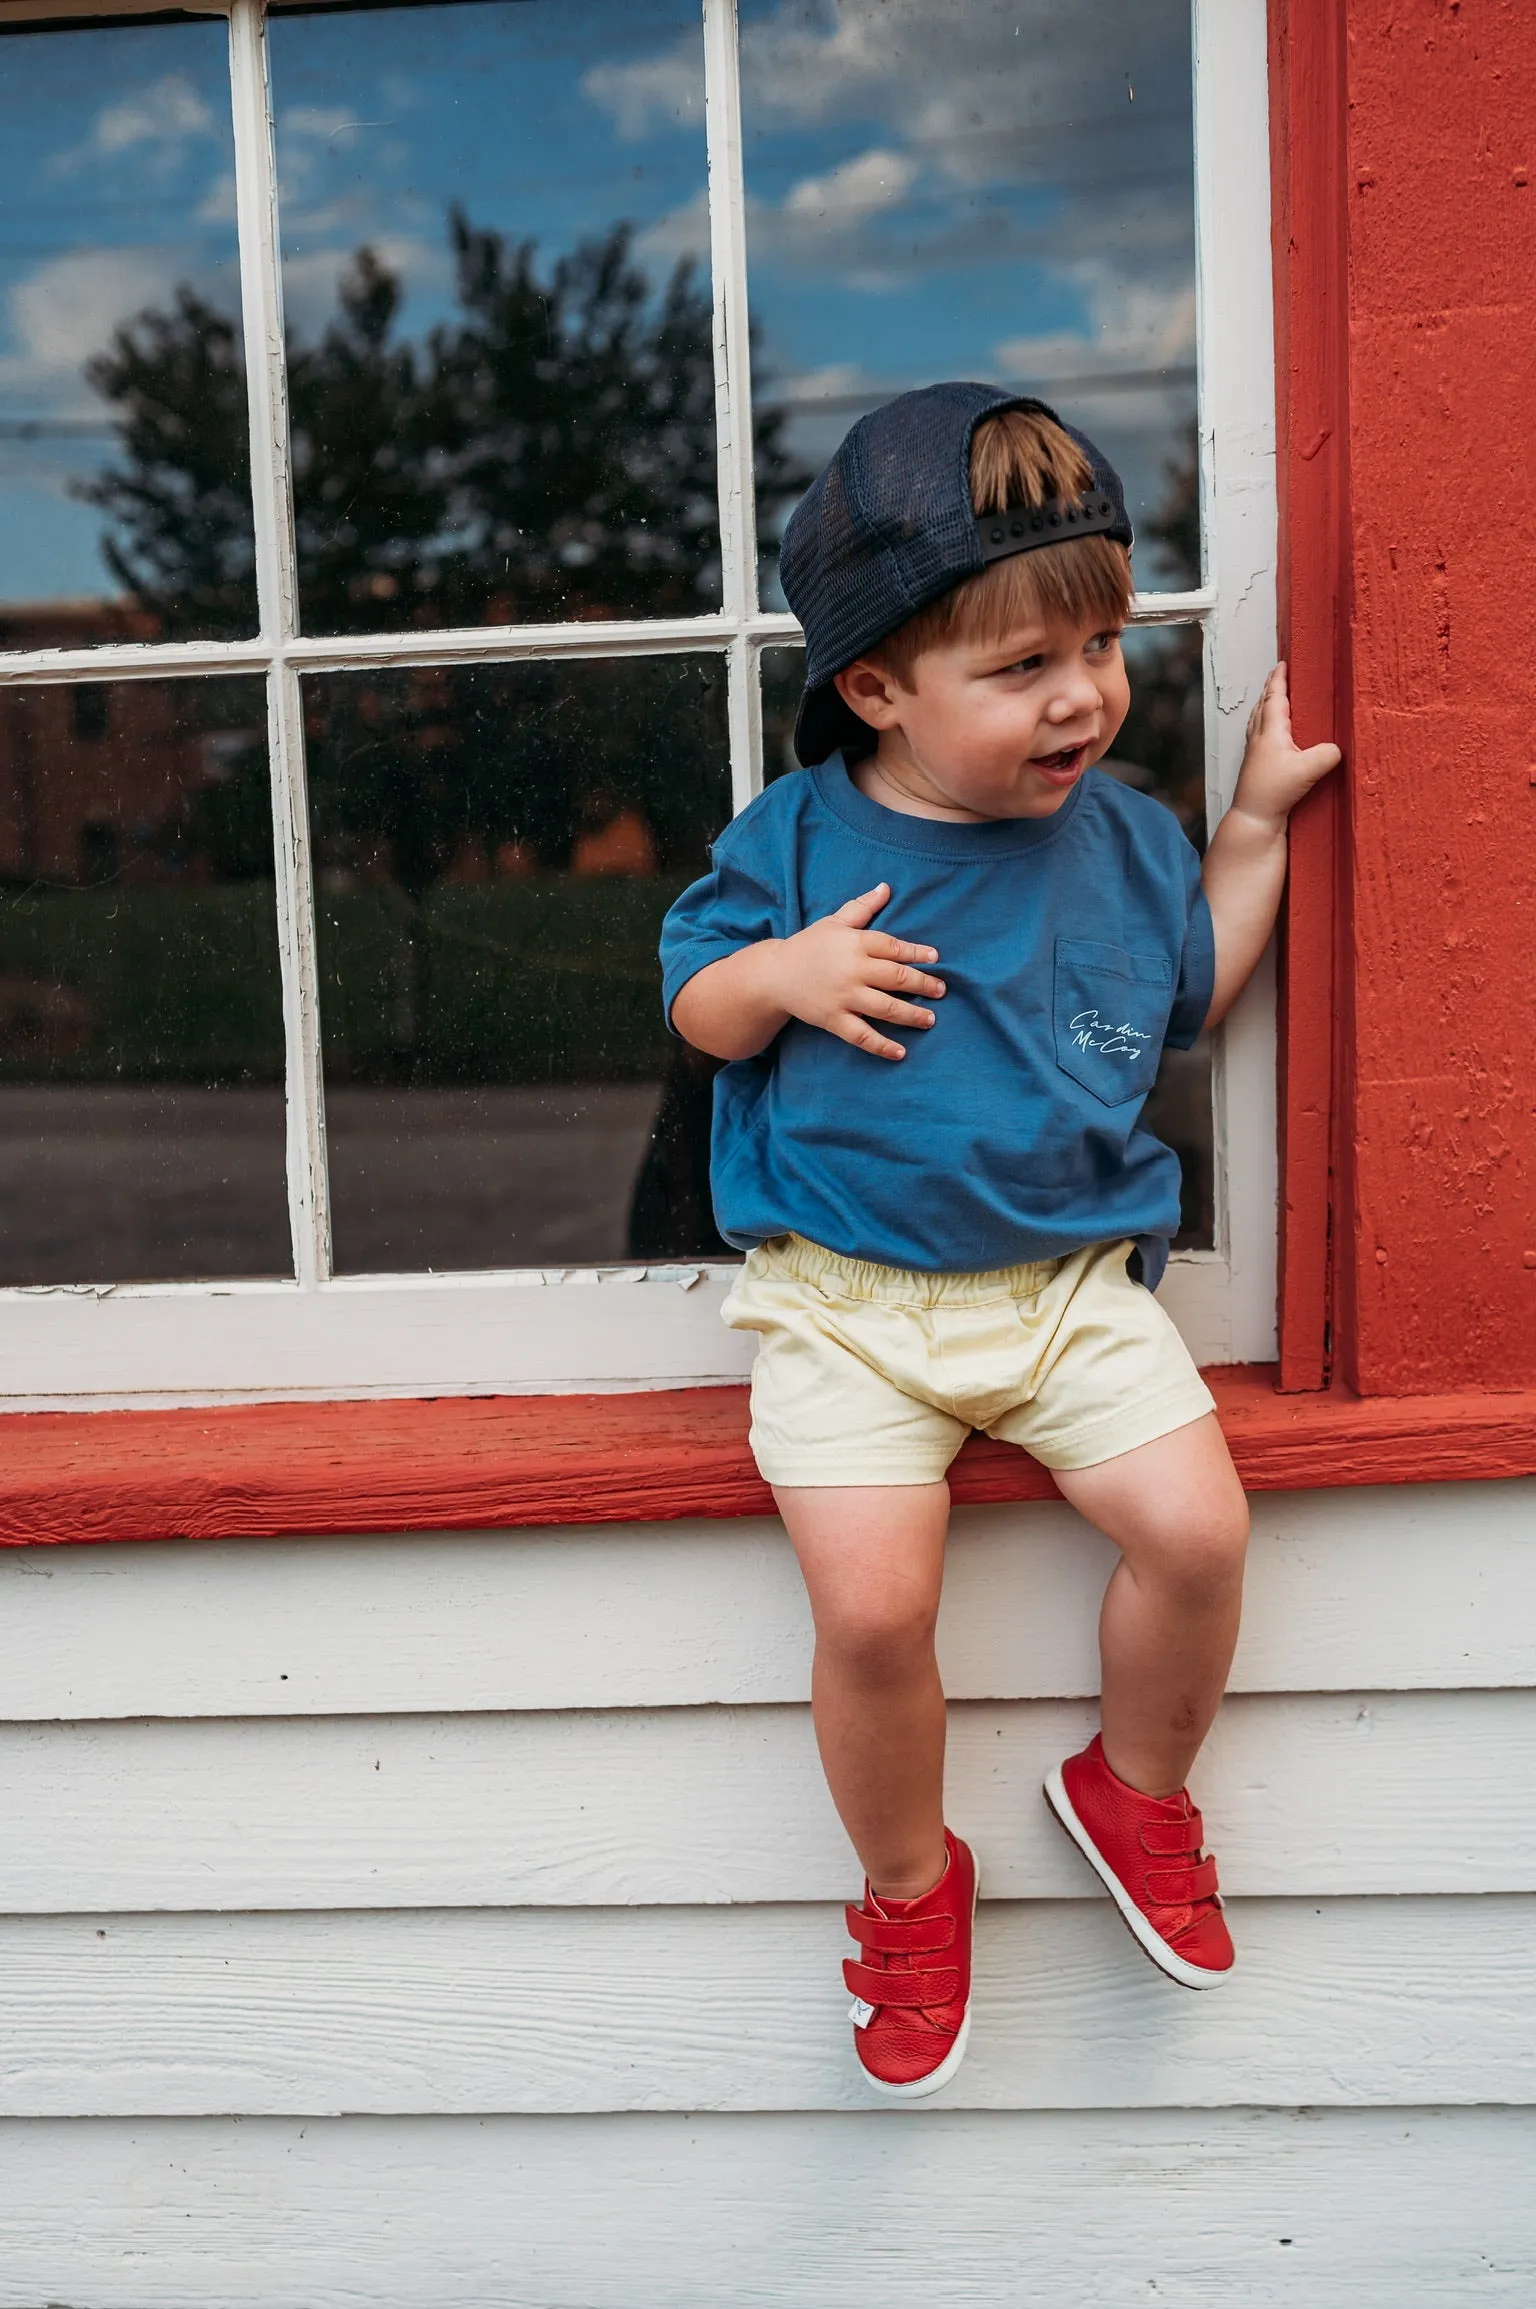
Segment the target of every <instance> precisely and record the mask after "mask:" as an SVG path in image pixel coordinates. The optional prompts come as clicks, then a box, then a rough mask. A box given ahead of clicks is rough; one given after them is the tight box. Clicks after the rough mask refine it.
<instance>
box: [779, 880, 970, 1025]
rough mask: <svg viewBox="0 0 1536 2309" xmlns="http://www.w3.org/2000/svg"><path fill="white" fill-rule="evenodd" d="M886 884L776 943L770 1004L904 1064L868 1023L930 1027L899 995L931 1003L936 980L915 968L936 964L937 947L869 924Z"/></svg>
mask: <svg viewBox="0 0 1536 2309" xmlns="http://www.w3.org/2000/svg"><path fill="white" fill-rule="evenodd" d="M890 895H891V886H890V884H889V883H888V882H879V883H877V884H876V886H875V888H874V889H873V890H866V891H865V892H864V894H863V896H862V897H861V898H850V899H849V900H848V903H847V904H846V906H839V908H838V909H837V912H836V913H835V914H828V915H827V916H825V918H824V919H823V920H822V921H820V922H812V923H810V924H809V925H808V926H807V927H806V928H805V929H804V930H797V931H796V933H795V935H794V936H793V937H792V938H785V939H783V940H782V941H775V943H774V949H773V962H772V983H773V988H774V993H775V996H776V999H777V1000H778V1001H779V1003H780V1004H782V1006H783V1008H784V1009H785V1010H787V1011H788V1012H789V1015H790V1016H791V1018H800V1019H803V1020H804V1021H805V1023H806V1025H807V1026H820V1027H823V1028H825V1030H826V1032H827V1033H828V1034H835V1035H837V1036H838V1038H839V1039H840V1040H841V1041H843V1042H852V1043H855V1044H857V1046H858V1048H859V1049H860V1050H867V1051H868V1052H869V1053H870V1055H871V1056H872V1057H874V1058H905V1057H906V1055H907V1054H906V1051H905V1050H904V1049H903V1047H902V1045H901V1044H900V1043H899V1042H893V1041H892V1040H891V1038H890V1036H889V1035H888V1034H882V1033H881V1032H880V1030H879V1028H878V1027H877V1026H873V1025H872V1024H871V1023H870V1021H871V1020H872V1019H876V1018H879V1019H884V1020H885V1021H886V1023H887V1024H889V1025H893V1026H931V1025H932V1024H933V1012H932V1011H931V1010H924V1009H922V1008H920V1007H919V1006H918V1005H917V1004H916V1003H912V1002H906V1001H903V1000H902V997H903V995H908V994H924V995H927V996H928V997H929V998H930V999H931V1000H934V1001H937V1000H938V998H939V997H940V996H941V995H942V994H943V992H944V982H943V980H942V979H940V978H930V977H929V976H928V974H927V973H926V971H924V970H922V969H921V968H919V967H918V965H919V964H921V963H924V962H937V961H938V959H939V956H938V949H937V948H936V947H933V946H913V945H910V944H909V943H908V941H907V940H906V939H905V938H892V937H890V936H888V935H887V933H886V932H885V931H883V930H871V929H870V928H869V927H868V925H869V923H870V922H871V921H872V920H873V919H874V917H875V915H877V914H878V913H879V911H880V909H881V907H882V906H884V905H886V904H887V903H888V902H889V900H890Z"/></svg>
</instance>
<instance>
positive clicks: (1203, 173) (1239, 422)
mask: <svg viewBox="0 0 1536 2309" xmlns="http://www.w3.org/2000/svg"><path fill="white" fill-rule="evenodd" d="M702 4H703V12H704V53H705V97H706V121H707V144H708V164H709V187H710V216H711V254H712V260H713V278H714V342H715V398H716V412H717V420H718V438H719V483H720V536H721V560H722V567H723V592H722V606H721V608H720V610H719V611H718V612H717V613H714V614H710V615H705V616H700V617H682V618H647V619H643V620H633V621H628V620H627V621H623V622H613V623H604V624H599V623H593V624H571V625H533V626H528V625H511V626H477V627H474V628H472V629H466V630H452V631H439V632H436V633H419V632H415V631H412V632H409V633H381V634H363V635H348V636H346V637H345V638H338V639H330V638H311V637H306V636H305V635H303V634H301V632H300V630H299V621H298V601H297V579H296V558H295V547H294V530H293V508H292V492H291V487H290V477H289V467H288V424H287V407H286V397H285V372H284V355H283V312H282V276H281V267H280V263H279V255H278V241H277V192H276V169H275V159H274V147H273V123H272V111H271V103H270V94H269V81H268V74H267V54H266V41H265V13H266V11H265V8H264V6H263V0H226V4H213V0H193V5H194V6H196V7H197V8H198V12H199V13H206V14H224V15H227V17H228V21H229V40H230V76H231V89H232V101H233V108H234V138H235V161H236V169H235V176H236V193H237V214H238V225H239V234H240V269H241V282H242V288H243V293H244V333H245V350H246V361H247V369H248V376H249V391H250V414H251V442H252V460H251V463H252V475H253V488H254V498H255V540H256V577H257V594H258V605H259V622H260V631H259V634H258V636H257V637H256V638H255V639H254V640H251V641H239V642H167V643H147V644H137V643H135V644H117V645H109V646H101V647H97V648H91V649H79V650H41V651H34V652H27V653H19V652H12V653H0V682H6V683H18V682H25V683H33V682H37V681H49V682H69V681H83V680H89V681H100V680H102V679H103V678H104V677H108V676H110V677H111V678H112V679H114V680H124V679H148V678H151V677H154V676H163V675H166V674H197V673H215V672H218V673H232V672H250V673H260V674H262V675H264V676H265V678H266V682H267V694H268V729H269V737H270V745H271V761H272V791H273V809H274V815H275V823H276V878H277V908H278V922H279V933H280V941H281V951H282V973H283V979H282V983H283V1014H284V1023H285V1028H286V1033H287V1115H288V1176H289V1210H290V1218H291V1223H292V1233H293V1251H294V1277H293V1279H292V1280H288V1281H273V1282H260V1281H224V1282H219V1281H212V1282H178V1283H165V1284H153V1285H141V1284H116V1285H101V1284H94V1285H93V1284H88V1283H86V1284H81V1285H79V1286H78V1287H76V1286H70V1287H67V1288H48V1289H11V1290H3V1291H0V1407H4V1408H6V1409H12V1410H23V1409H26V1410H32V1409H42V1408H106V1407H108V1406H110V1405H123V1404H137V1405H143V1406H148V1405H152V1404H202V1403H210V1402H220V1401H230V1400H240V1399H268V1400H273V1399H294V1398H304V1397H317V1398H319V1397H339V1396H385V1395H421V1394H433V1395H440V1394H507V1393H512V1394H519V1393H545V1392H548V1393H558V1392H575V1391H589V1390H591V1391H603V1390H609V1389H621V1388H633V1387H640V1388H644V1387H672V1386H686V1385H690V1384H692V1385H700V1384H712V1383H717V1382H723V1381H731V1380H739V1379H740V1378H742V1377H743V1376H744V1375H745V1373H746V1370H747V1368H748V1365H749V1362H750V1354H751V1342H750V1341H749V1340H745V1339H743V1338H741V1337H740V1336H738V1335H736V1334H734V1333H732V1332H729V1331H727V1330H726V1329H725V1327H724V1325H723V1324H722V1323H721V1321H720V1313H719V1310H720V1303H721V1300H722V1299H723V1297H724V1295H725V1292H726V1290H727V1288H728V1287H729V1282H730V1278H731V1275H732V1272H733V1269H732V1268H731V1267H730V1266H728V1265H724V1264H711V1263H709V1262H699V1263H690V1264H686V1265H680V1266H678V1265H674V1266H663V1267H658V1266H650V1267H636V1266H619V1267H603V1268H594V1267H585V1268H576V1269H555V1270H550V1269H514V1270H500V1271H496V1272H492V1273H484V1274H463V1273H455V1274H444V1275H423V1274H408V1275H368V1276H350V1275H348V1276H337V1275H335V1274H333V1273H332V1269H331V1238H330V1208H329V1195H328V1187H327V1176H326V1159H325V1109H324V1097H323V1084H322V1074H321V1057H320V1030H319V1015H318V991H317V976H316V961H315V913H314V893H313V884H312V876H311V865H310V853H309V836H308V821H307V807H306V795H305V772H304V731H303V719H302V714H301V711H300V701H299V677H300V674H301V673H305V672H320V671H336V670H358V671H360V670H365V669H369V668H378V667H385V666H400V665H420V664H434V665H436V664H455V665H464V664H471V663H475V662H480V661H490V662H498V663H504V662H506V661H508V660H516V659H527V658H538V659H552V658H560V659H573V658H608V657H615V656H650V655H656V654H662V653H676V652H680V651H699V650H704V651H717V652H719V653H720V654H722V655H723V656H724V657H725V659H726V663H727V669H728V682H729V691H728V696H729V713H728V719H729V731H730V758H731V781H732V794H733V802H734V806H735V807H736V808H738V809H739V808H741V807H742V806H743V804H744V803H746V802H747V801H748V800H749V799H750V798H751V796H752V795H753V794H755V793H756V792H757V791H758V790H759V788H760V786H761V782H762V717H761V684H760V663H761V655H762V651H763V649H764V648H765V647H769V646H772V645H773V644H775V643H778V644H783V643H785V642H796V641H798V640H799V639H800V629H799V627H798V625H797V624H796V622H795V620H794V619H793V618H792V617H788V616H784V615H780V614H776V613H774V612H771V611H764V610H763V609H762V608H761V607H760V606H759V602H758V594H757V546H756V535H755V523H754V493H753V461H752V412H751V400H750V361H749V351H748V335H747V270H746V227H745V205H744V195H743V188H742V133H741V99H740V85H739V78H738V70H737V60H738V52H737V24H736V0H702ZM135 5H136V0H128V4H127V5H126V6H125V5H123V0H117V4H116V5H106V4H105V0H22V4H21V5H18V6H16V7H14V8H12V9H8V10H7V11H6V13H8V14H11V15H13V16H22V15H25V16H34V17H46V16H50V15H60V16H63V15H67V16H68V17H70V18H72V19H74V20H77V21H78V19H79V18H80V17H82V16H85V15H89V14H97V13H99V14H101V15H103V16H122V15H125V14H129V13H133V12H134V11H135ZM1193 13H1194V109H1195V153H1196V220H1197V226H1196V230H1197V279H1198V307H1199V377H1200V444H1201V487H1202V501H1203V512H1204V535H1205V556H1206V567H1205V582H1204V584H1203V585H1201V586H1200V587H1199V588H1197V589H1196V590H1194V591H1191V592H1186V593H1164V594H1149V595H1139V596H1138V597H1137V601H1136V605H1135V609H1134V613H1133V614H1134V618H1135V621H1136V622H1137V623H1139V624H1146V625H1154V624H1170V623H1186V624H1187V623H1197V624H1199V625H1201V626H1202V627H1203V628H1204V630H1205V634H1206V637H1207V647H1206V650H1205V669H1206V670H1205V705H1206V748H1207V766H1206V776H1207V798H1208V803H1209V807H1210V812H1211V816H1212V820H1213V822H1214V819H1215V817H1216V816H1217V815H1218V814H1219V813H1220V811H1221V809H1222V808H1223V807H1224V806H1225V804H1226V803H1227V801H1228V800H1230V797H1231V791H1232V785H1233V781H1234V779H1235V776H1236V772H1237V766H1238V762H1239V760H1240V759H1241V754H1242V742H1243V731H1244V726H1245V724H1246V721H1247V716H1248V712H1249V708H1250V705H1251V703H1252V701H1253V699H1254V698H1255V697H1256V696H1257V694H1258V690H1259V687H1260V685H1261V684H1262V682H1263V679H1264V676H1265V673H1266V672H1267V670H1268V668H1269V666H1270V664H1271V663H1272V661H1273V657H1274V648H1275V551H1276V549H1275V533H1276V511H1275V473H1274V454H1275V452H1274V439H1275V424H1274V351H1273V334H1272V319H1271V301H1270V299H1271V269H1270V241H1269V171H1268V160H1267V155H1268V149H1269V144H1268V95H1267V65H1266V23H1265V0H1194V8H1193ZM1213 1098H1214V1108H1215V1152H1216V1161H1215V1173H1216V1213H1217V1216H1216V1248H1215V1249H1214V1250H1211V1251H1187V1252H1176V1253H1175V1254H1174V1256H1173V1259H1172V1261H1171V1262H1170V1267H1169V1273H1168V1278H1167V1281H1166V1282H1165V1284H1164V1286H1163V1297H1164V1301H1165V1303H1166V1304H1167V1305H1168V1307H1169V1308H1170V1310H1171V1312H1172V1313H1173V1315H1174V1317H1175V1319H1176V1320H1177V1322H1178V1323H1179V1325H1180V1328H1181V1329H1182V1330H1183V1332H1184V1335H1185V1337H1186V1338H1187V1339H1188V1340H1189V1342H1190V1345H1191V1346H1192V1348H1193V1349H1194V1351H1195V1354H1196V1356H1197V1359H1198V1360H1199V1361H1201V1362H1203V1363H1225V1362H1247V1361H1268V1360H1270V1359H1271V1358H1272V1357H1273V1355H1274V1353H1275V1278H1276V1192H1277V1157H1276V1103H1275V993H1274V974H1273V967H1272V963H1271V962H1270V961H1269V960H1266V962H1265V964H1264V965H1262V966H1261V968H1260V970H1259V971H1258V972H1257V973H1256V975H1255V978H1254V980H1253V983H1252V984H1251V985H1250V986H1249V988H1248V990H1247V992H1246V993H1245V995H1244V996H1243V998H1242V1000H1241V1002H1240V1003H1239V1004H1238V1005H1237V1007H1236V1009H1235V1010H1234V1011H1233V1013H1232V1015H1231V1017H1230V1018H1229V1020H1228V1021H1227V1024H1226V1026H1225V1028H1224V1029H1223V1031H1222V1033H1221V1034H1220V1036H1219V1037H1218V1040H1217V1051H1216V1064H1215V1069H1214V1092H1213Z"/></svg>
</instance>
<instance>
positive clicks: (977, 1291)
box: [758, 1235, 1080, 1307]
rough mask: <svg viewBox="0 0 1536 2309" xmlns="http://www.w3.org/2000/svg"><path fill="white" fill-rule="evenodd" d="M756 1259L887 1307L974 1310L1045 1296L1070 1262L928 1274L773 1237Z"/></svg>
mask: <svg viewBox="0 0 1536 2309" xmlns="http://www.w3.org/2000/svg"><path fill="white" fill-rule="evenodd" d="M758 1255H759V1256H761V1257H763V1258H765V1259H767V1260H768V1261H770V1262H771V1264H772V1266H773V1268H774V1270H775V1272H776V1273H778V1274H781V1275H790V1276H793V1277H794V1279H795V1280H796V1281H797V1282H801V1283H814V1284H816V1285H817V1286H818V1287H819V1288H820V1289H822V1290H826V1291H832V1292H835V1293H836V1294H837V1295H838V1296H839V1297H840V1298H844V1299H872V1300H874V1301H876V1302H877V1303H878V1304H880V1305H883V1306H887V1307H974V1306H978V1305H980V1304H981V1302H982V1301H983V1300H986V1299H1027V1298H1029V1297H1031V1296H1032V1295H1033V1293H1035V1292H1036V1291H1043V1290H1044V1289H1045V1287H1046V1285H1047V1283H1049V1282H1050V1281H1051V1280H1052V1279H1053V1278H1054V1277H1055V1276H1056V1275H1059V1274H1060V1272H1061V1270H1062V1268H1063V1267H1064V1266H1065V1265H1066V1263H1067V1260H1066V1259H1065V1258H1061V1259H1034V1260H1031V1261H1030V1262H1029V1264H1028V1265H1026V1266H1022V1267H994V1268H992V1269H991V1270H990V1271H989V1272H987V1273H985V1274H979V1275H926V1274H923V1273H922V1272H921V1271H920V1270H918V1269H915V1268H909V1267H882V1266H878V1265H877V1264H876V1263H875V1261H874V1260H873V1259H845V1258H844V1257H843V1256H842V1255H841V1253H840V1252H838V1251H828V1250H824V1249H823V1248H822V1246H821V1244H820V1243H812V1242H809V1241H807V1239H806V1237H805V1236H804V1235H775V1236H774V1237H773V1238H772V1239H771V1240H770V1241H768V1242H766V1243H762V1244H760V1245H759V1247H758ZM1079 1255H1080V1254H1078V1253H1076V1252H1069V1253H1068V1257H1077V1256H1079Z"/></svg>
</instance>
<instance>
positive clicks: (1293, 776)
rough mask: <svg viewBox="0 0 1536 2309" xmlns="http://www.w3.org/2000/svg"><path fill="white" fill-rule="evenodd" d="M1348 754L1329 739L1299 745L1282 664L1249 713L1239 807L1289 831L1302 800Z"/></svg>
mask: <svg viewBox="0 0 1536 2309" xmlns="http://www.w3.org/2000/svg"><path fill="white" fill-rule="evenodd" d="M1341 759H1342V756H1341V755H1340V752H1339V749H1338V747H1337V746H1335V745H1332V744H1330V743H1328V742H1327V741H1326V740H1325V741H1324V743H1323V744H1321V745H1316V746H1298V745H1297V743H1296V741H1295V739H1294V738H1293V737H1292V736H1291V700H1290V693H1289V691H1288V690H1287V687H1286V679H1285V667H1284V665H1277V666H1276V667H1275V670H1274V672H1273V673H1272V674H1271V675H1270V677H1269V679H1268V681H1267V682H1266V683H1265V684H1264V687H1263V689H1262V690H1261V691H1260V693H1259V702H1258V704H1257V705H1256V706H1255V707H1254V709H1253V712H1252V713H1251V714H1250V715H1249V717H1248V744H1247V749H1246V751H1245V752H1244V754H1243V766H1242V768H1241V770H1240V771H1239V772H1238V777H1237V791H1236V793H1235V794H1234V795H1233V797H1232V807H1233V809H1234V810H1241V811H1242V812H1243V814H1244V816H1245V817H1249V818H1256V819H1258V820H1259V821H1260V822H1261V823H1262V824H1264V825H1267V826H1270V827H1272V828H1275V829H1281V830H1283V828H1284V826H1285V822H1286V820H1287V818H1289V816H1290V814H1291V812H1292V810H1294V809H1295V807H1296V804H1297V803H1298V802H1299V801H1301V800H1302V798H1303V796H1304V795H1306V794H1309V793H1310V792H1311V791H1312V788H1313V787H1314V786H1315V785H1316V784H1317V781H1318V779H1319V778H1323V777H1326V776H1327V774H1328V772H1329V771H1330V770H1332V769H1336V768H1337V767H1338V764H1339V762H1340V760H1341Z"/></svg>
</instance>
